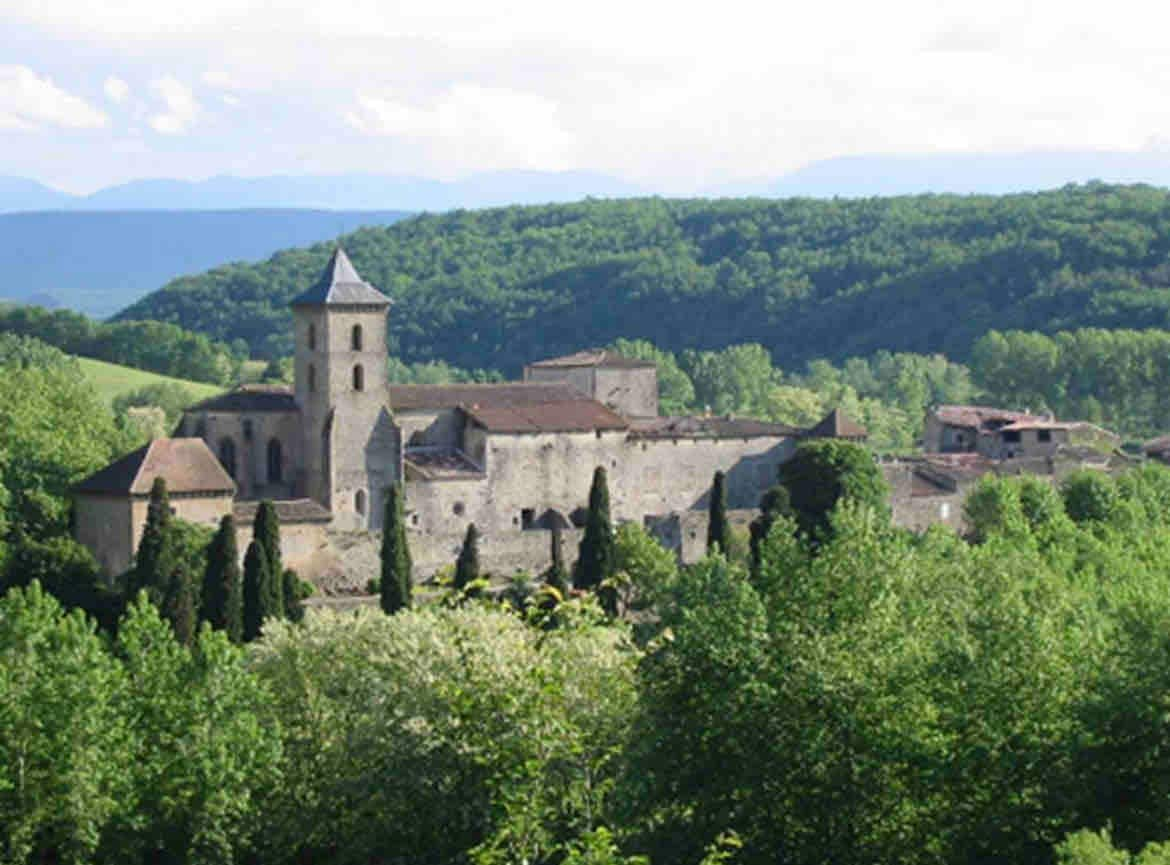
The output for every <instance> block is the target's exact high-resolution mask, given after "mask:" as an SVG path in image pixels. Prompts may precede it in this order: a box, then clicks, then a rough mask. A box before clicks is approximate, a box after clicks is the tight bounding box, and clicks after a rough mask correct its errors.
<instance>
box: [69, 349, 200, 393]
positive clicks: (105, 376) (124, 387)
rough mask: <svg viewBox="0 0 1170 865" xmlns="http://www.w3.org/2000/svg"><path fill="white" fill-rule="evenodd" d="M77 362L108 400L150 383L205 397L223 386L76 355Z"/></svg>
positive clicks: (91, 382)
mask: <svg viewBox="0 0 1170 865" xmlns="http://www.w3.org/2000/svg"><path fill="white" fill-rule="evenodd" d="M76 360H77V362H78V363H79V364H81V371H82V373H83V374H84V375H85V378H86V380H87V381H88V382H89V383H90V384H92V385H93V386H94V389H95V390H96V391H97V392H98V394H99V395H100V396H101V398H102V399H103V400H105V401H106V402H109V403H112V402H113V401H114V400H115V399H117V398H118V397H119V396H122V395H123V394H127V393H130V392H131V391H136V390H139V389H140V388H143V387H146V386H147V385H152V384H174V385H179V386H181V387H184V388H186V389H187V390H189V391H190V392H191V396H192V397H193V398H194V399H196V400H200V399H205V398H206V397H209V396H215V394H217V393H220V392H222V391H223V388H221V387H218V386H217V385H214V384H203V383H202V382H197V381H186V380H184V379H181V378H171V377H169V376H165V375H157V374H155V373H153V372H144V371H142V370H140V369H133V368H131V367H128V366H119V365H118V364H116V363H106V362H105V361H101V360H93V359H92V358H88V357H79V358H76Z"/></svg>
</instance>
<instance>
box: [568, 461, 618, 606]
mask: <svg viewBox="0 0 1170 865" xmlns="http://www.w3.org/2000/svg"><path fill="white" fill-rule="evenodd" d="M614 559H615V548H614V538H613V523H612V521H611V520H610V516H609V484H608V482H607V480H606V473H605V468H604V467H603V466H598V467H597V468H596V469H595V470H594V472H593V485H592V486H591V487H590V488H589V513H588V514H587V516H586V517H585V534H584V535H583V536H582V537H581V546H580V548H579V554H578V556H577V566H576V568H574V570H573V585H574V586H576V587H577V588H578V589H592V588H596V587H597V586H598V585H600V584H601V582H602V581H603V580H606V579H608V578H609V577H610V576H612V575H613V571H614Z"/></svg>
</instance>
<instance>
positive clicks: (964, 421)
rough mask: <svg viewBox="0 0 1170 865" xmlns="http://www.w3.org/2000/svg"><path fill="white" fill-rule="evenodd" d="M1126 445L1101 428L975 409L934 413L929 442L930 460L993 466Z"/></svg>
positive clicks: (944, 408) (926, 445) (1047, 417)
mask: <svg viewBox="0 0 1170 865" xmlns="http://www.w3.org/2000/svg"><path fill="white" fill-rule="evenodd" d="M1120 444H1121V439H1120V437H1118V436H1117V435H1115V434H1114V433H1111V432H1109V431H1108V430H1105V429H1102V428H1101V427H1099V426H1096V425H1095V424H1091V423H1085V422H1083V421H1058V420H1056V418H1054V417H1052V416H1051V415H1033V414H1029V413H1027V412H1017V411H1007V410H1005V409H999V408H992V407H989V406H973V405H944V406H939V407H938V408H936V409H934V410H932V411H931V412H929V413H928V414H927V416H926V430H925V434H924V438H923V447H924V450H925V451H926V452H927V453H928V454H929V453H937V454H959V453H977V454H980V455H982V456H984V457H987V458H988V459H993V460H1010V459H1031V458H1037V457H1042V458H1052V457H1057V456H1059V455H1060V454H1061V453H1063V452H1065V451H1068V450H1070V449H1078V448H1087V449H1095V450H1098V451H1111V450H1115V449H1116V448H1117V447H1119V446H1120Z"/></svg>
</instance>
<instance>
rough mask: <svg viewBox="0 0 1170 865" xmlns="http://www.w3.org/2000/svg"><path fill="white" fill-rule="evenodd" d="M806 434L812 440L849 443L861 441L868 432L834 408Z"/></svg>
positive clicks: (867, 435)
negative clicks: (846, 440)
mask: <svg viewBox="0 0 1170 865" xmlns="http://www.w3.org/2000/svg"><path fill="white" fill-rule="evenodd" d="M806 434H807V435H808V436H810V437H812V438H825V439H849V440H850V441H862V440H864V439H866V438H868V437H869V431H868V430H866V428H865V427H863V426H862V425H861V424H859V423H857V422H856V421H854V420H853V419H852V418H850V417H849V416H848V415H847V414H845V412H843V411H841V409H839V408H835V409H833V410H832V411H831V412H829V413H828V414H827V415H825V418H824V420H822V421H821V422H820V423H819V424H817V425H816V426H814V427H813V428H812V429H810V430H809V431H808V432H807V433H806Z"/></svg>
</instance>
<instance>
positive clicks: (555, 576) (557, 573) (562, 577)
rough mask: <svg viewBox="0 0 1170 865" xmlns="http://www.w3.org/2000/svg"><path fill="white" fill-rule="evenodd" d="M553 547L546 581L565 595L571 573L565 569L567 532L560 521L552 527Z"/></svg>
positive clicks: (545, 576)
mask: <svg viewBox="0 0 1170 865" xmlns="http://www.w3.org/2000/svg"><path fill="white" fill-rule="evenodd" d="M551 544H552V549H551V550H550V551H549V555H550V557H551V558H552V564H551V565H549V568H548V570H547V571H545V572H544V583H545V585H546V586H549V587H550V588H553V589H556V590H557V591H558V592H560V593H561V595H562V596H563V595H564V594H565V592H566V591H567V590H568V588H569V574H568V571H566V570H565V533H564V530H563V529H562V528H561V526H560V523H554V524H553V528H552V541H551Z"/></svg>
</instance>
